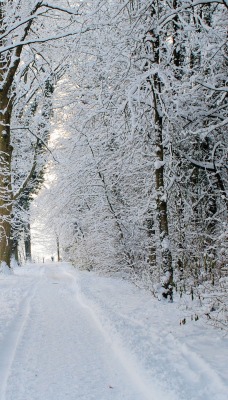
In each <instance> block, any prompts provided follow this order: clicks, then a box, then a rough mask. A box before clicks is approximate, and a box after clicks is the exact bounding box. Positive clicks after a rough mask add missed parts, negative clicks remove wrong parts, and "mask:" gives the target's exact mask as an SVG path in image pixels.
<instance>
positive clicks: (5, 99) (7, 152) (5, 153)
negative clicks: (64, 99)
mask: <svg viewBox="0 0 228 400" xmlns="http://www.w3.org/2000/svg"><path fill="white" fill-rule="evenodd" d="M57 3H58V4H55V5H52V4H49V3H47V2H43V1H33V0H30V1H24V0H19V1H16V2H15V1H1V2H0V84H1V90H0V209H1V215H0V261H1V262H5V263H6V264H7V265H10V258H11V251H12V240H11V233H12V219H13V215H12V211H13V203H14V201H15V200H16V199H18V198H19V197H20V198H21V195H22V194H23V193H22V192H23V190H27V191H28V187H27V184H31V179H30V178H32V175H33V174H34V173H35V169H36V168H37V154H38V153H39V147H40V144H41V143H45V140H46V139H45V129H44V125H45V124H46V122H44V121H42V120H45V119H46V120H47V119H48V118H47V114H48V113H49V112H50V111H48V110H47V109H48V107H49V106H48V105H47V103H48V98H47V95H45V91H46V92H47V85H48V84H51V85H52V84H53V83H52V82H51V79H53V78H54V76H55V72H56V71H55V69H56V68H57V65H59V63H60V62H61V60H63V57H65V58H66V57H67V55H66V52H65V51H64V49H67V50H68V45H67V37H70V36H72V35H76V34H78V33H79V31H81V22H79V21H77V18H78V15H79V9H80V6H81V5H80V2H79V3H77V4H76V5H74V6H71V7H70V6H69V4H68V2H64V1H58V2H57ZM63 37H64V38H65V39H64V41H63V40H62V41H61V38H63ZM57 39H58V40H59V42H57ZM46 43H52V45H50V44H49V45H48V49H47V45H46ZM63 44H64V46H65V48H63ZM56 52H57V53H56ZM53 64H54V65H53ZM41 93H43V94H41ZM40 101H42V102H43V104H41V103H40ZM41 110H42V111H41ZM36 118H37V121H34V119H36ZM38 119H39V121H38ZM30 123H31V126H30ZM33 129H34V130H35V131H33ZM41 131H42V134H41V137H39V135H40V133H41ZM31 135H33V137H35V138H36V139H35V142H34V140H33V139H32V138H31ZM35 143H36V144H35ZM22 150H24V151H26V153H27V152H28V154H26V157H25V155H23V157H25V162H24V163H22V157H21V154H22ZM14 160H15V161H14ZM12 163H13V165H12ZM19 164H20V165H19ZM24 167H25V168H24ZM14 168H15V176H14V177H13V178H12V174H14ZM20 170H21V171H22V172H21V174H20V172H19V171H20ZM26 172H27V176H26ZM19 174H20V178H19ZM23 178H24V179H25V180H24V182H22V179H23ZM12 183H13V187H12ZM19 185H20V188H19ZM18 191H19V192H18Z"/></svg>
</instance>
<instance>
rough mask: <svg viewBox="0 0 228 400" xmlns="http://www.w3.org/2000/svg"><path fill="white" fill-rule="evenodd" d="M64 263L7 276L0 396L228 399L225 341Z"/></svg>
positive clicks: (0, 314)
mask: <svg viewBox="0 0 228 400" xmlns="http://www.w3.org/2000/svg"><path fill="white" fill-rule="evenodd" d="M180 319H181V311H180V310H179V309H178V308H177V306H176V305H175V304H164V303H162V302H158V301H157V300H156V299H153V298H152V297H151V295H150V294H149V293H148V292H146V291H144V290H140V289H138V288H136V287H135V286H133V285H132V284H131V283H128V282H126V281H123V280H120V279H114V278H108V277H101V276H97V275H96V274H95V273H93V272H81V271H77V270H75V269H74V268H73V267H71V266H70V265H69V264H67V263H61V264H54V263H52V264H50V265H48V264H42V265H31V266H27V267H23V268H17V269H15V273H14V275H10V276H6V275H3V274H0V400H22V399H23V400H41V399H42V400H43V399H44V400H60V399H61V400H71V399H72V400H76V399H77V400H80V399H82V400H92V399H94V400H108V399H112V400H163V399H166V400H211V399H213V400H226V399H227V392H228V391H227V386H226V378H227V359H228V358H227V356H228V351H227V339H226V337H225V336H224V333H223V332H222V331H219V330H216V329H214V328H213V327H211V326H207V325H205V323H204V322H203V321H201V320H199V321H191V322H189V323H187V324H185V325H180V324H179V321H180Z"/></svg>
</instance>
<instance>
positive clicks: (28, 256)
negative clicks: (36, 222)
mask: <svg viewBox="0 0 228 400" xmlns="http://www.w3.org/2000/svg"><path fill="white" fill-rule="evenodd" d="M25 259H26V261H31V259H32V251H31V229H30V223H29V222H28V224H27V226H26V229H25Z"/></svg>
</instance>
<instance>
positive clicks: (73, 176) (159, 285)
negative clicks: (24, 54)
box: [45, 0, 228, 299]
mask: <svg viewBox="0 0 228 400" xmlns="http://www.w3.org/2000/svg"><path fill="white" fill-rule="evenodd" d="M84 7H85V8H84V12H86V13H87V19H86V23H87V24H88V26H93V29H92V30H90V31H88V32H87V33H84V34H83V35H82V36H81V38H80V41H79V42H76V43H74V46H72V58H71V68H70V69H69V71H68V73H67V75H66V79H65V80H64V81H62V82H61V85H60V90H59V92H58V96H57V97H56V105H55V107H56V108H57V110H58V111H57V112H56V113H55V118H56V123H59V126H60V128H59V129H61V131H62V133H61V135H60V136H61V137H60V138H59V150H58V158H59V165H57V166H56V165H54V166H53V174H55V176H56V183H55V184H54V185H53V187H52V190H51V192H49V195H48V196H49V197H50V201H49V204H50V208H51V209H50V212H49V216H50V218H52V219H51V220H52V221H55V223H56V229H57V230H58V232H59V236H60V243H61V245H62V248H63V251H64V254H65V257H66V258H68V259H70V260H72V261H73V262H74V263H75V264H77V265H81V266H82V267H83V268H88V269H91V268H96V269H98V270H102V271H125V272H128V273H130V274H131V276H134V277H135V279H137V280H140V281H143V282H144V284H145V285H147V286H148V287H150V288H151V289H152V290H153V291H154V293H155V294H159V293H160V294H161V295H162V296H163V297H165V298H169V299H172V297H173V290H174V289H175V290H177V291H178V292H179V293H183V292H188V293H192V296H193V294H194V293H196V292H197V288H199V286H200V285H201V287H202V286H203V287H204V288H206V289H205V290H206V291H207V290H210V288H213V286H216V288H217V289H218V292H219V293H220V290H221V294H222V293H223V291H224V290H225V289H224V277H225V276H226V274H227V194H226V191H227V142H228V135H227V121H228V120H227V92H228V86H227V56H228V52H227V33H226V29H227V4H226V2H225V1H202V2H200V1H190V0H189V1H183V0H172V1H156V0H154V1H148V0H144V1H140V0H132V1H126V2H124V1H108V2H102V1H93V2H85V4H84ZM90 24H91V25H90ZM66 93H67V95H66ZM61 106H64V108H63V111H62V112H61V110H60V107H61ZM63 132H64V133H63ZM55 199H58V200H57V201H55ZM46 201H47V198H46V197H45V202H46ZM53 202H54V204H55V209H54V210H53ZM217 289H216V290H217ZM223 294H224V293H223ZM223 294H222V295H223Z"/></svg>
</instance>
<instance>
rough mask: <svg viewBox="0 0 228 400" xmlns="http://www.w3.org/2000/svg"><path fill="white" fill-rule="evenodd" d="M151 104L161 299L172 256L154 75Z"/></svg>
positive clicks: (166, 293) (156, 48)
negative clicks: (152, 104) (152, 110)
mask: <svg viewBox="0 0 228 400" xmlns="http://www.w3.org/2000/svg"><path fill="white" fill-rule="evenodd" d="M151 34H152V37H153V38H154V40H153V52H154V61H155V63H156V64H157V65H159V63H160V40H159V36H158V35H156V34H155V33H154V32H151ZM151 87H152V95H153V103H154V131H155V154H156V161H155V189H156V206H157V210H156V211H157V219H158V226H159V234H160V237H159V243H160V250H161V284H162V287H163V293H162V295H163V297H164V298H169V299H170V300H171V301H172V298H173V266H172V254H171V250H170V241H169V230H168V215H167V198H166V193H165V184H164V148H163V124H164V120H163V117H162V116H161V113H160V108H161V104H160V94H161V92H162V83H161V81H160V78H159V75H158V74H157V73H156V74H154V76H153V80H152V82H151Z"/></svg>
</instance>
